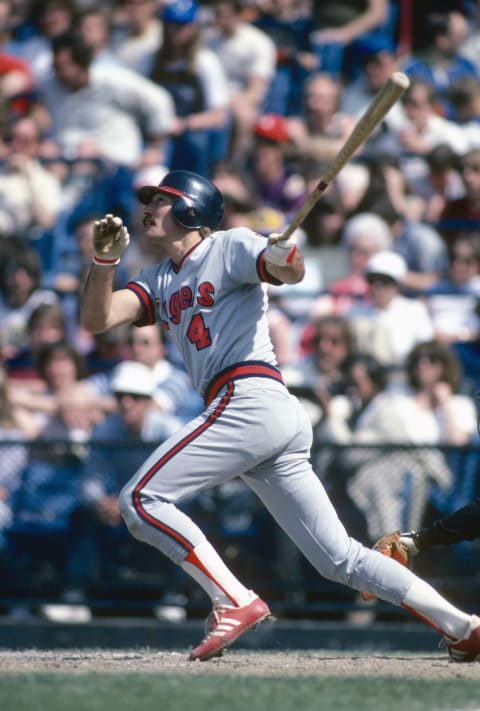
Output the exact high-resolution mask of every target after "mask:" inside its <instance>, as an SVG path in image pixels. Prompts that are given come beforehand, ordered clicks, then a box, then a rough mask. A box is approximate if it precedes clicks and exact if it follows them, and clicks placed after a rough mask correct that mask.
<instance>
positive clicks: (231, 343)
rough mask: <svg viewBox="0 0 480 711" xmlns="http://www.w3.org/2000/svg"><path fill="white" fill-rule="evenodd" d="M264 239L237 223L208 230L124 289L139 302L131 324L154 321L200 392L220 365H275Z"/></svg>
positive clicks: (215, 374) (272, 280)
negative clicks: (140, 312)
mask: <svg viewBox="0 0 480 711" xmlns="http://www.w3.org/2000/svg"><path fill="white" fill-rule="evenodd" d="M265 249H266V242H265V238H264V237H261V236H260V235H257V234H256V233H254V232H252V231H251V230H249V229H247V228H244V227H237V228H234V229H231V230H226V231H217V232H214V233H213V234H212V235H210V236H209V237H206V238H204V239H203V240H202V241H201V242H199V243H198V244H196V245H195V246H194V247H193V249H191V250H190V252H188V253H187V254H186V255H185V257H184V258H183V260H182V262H181V263H180V264H179V265H176V264H174V262H173V261H172V260H171V259H169V260H166V261H164V262H161V263H160V264H157V265H154V266H150V267H146V268H145V269H143V270H141V271H140V273H139V274H138V276H137V277H135V278H134V279H133V280H132V281H131V282H130V283H129V284H128V285H127V288H129V289H131V290H133V291H134V293H135V294H136V295H137V296H138V298H139V299H140V301H141V302H142V305H143V308H144V314H145V315H144V318H143V319H141V321H140V322H137V325H145V324H147V323H149V324H150V323H154V322H158V321H160V322H161V323H162V324H163V326H164V327H165V328H166V329H168V331H169V333H170V335H171V337H172V339H173V341H174V343H175V344H176V346H177V348H178V350H179V352H180V353H181V355H182V358H183V361H184V364H185V368H186V370H187V372H188V374H189V376H190V378H191V381H192V383H193V385H194V387H195V389H196V390H197V391H198V392H199V393H200V394H201V395H204V394H205V392H206V390H207V388H208V384H209V383H210V382H211V381H212V380H213V378H215V376H217V375H218V374H219V373H221V372H222V371H224V370H226V369H228V368H231V367H232V366H234V365H237V364H240V363H245V362H251V361H255V362H257V363H258V362H261V363H266V364H268V365H270V366H273V367H276V366H277V361H276V358H275V355H274V350H273V345H272V342H271V339H270V333H269V329H268V320H267V307H268V298H267V294H266V290H265V287H264V285H263V282H268V283H272V284H279V283H280V282H278V281H277V280H276V279H275V278H274V277H272V276H271V275H270V274H269V273H268V271H267V269H266V265H265V255H264V252H265Z"/></svg>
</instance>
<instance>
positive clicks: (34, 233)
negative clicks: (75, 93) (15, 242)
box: [0, 115, 61, 244]
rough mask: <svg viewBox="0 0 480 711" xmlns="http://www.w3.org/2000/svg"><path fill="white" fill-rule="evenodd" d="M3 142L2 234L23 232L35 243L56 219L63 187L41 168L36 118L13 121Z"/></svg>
mask: <svg viewBox="0 0 480 711" xmlns="http://www.w3.org/2000/svg"><path fill="white" fill-rule="evenodd" d="M3 141H4V145H5V151H4V155H3V159H4V160H3V161H2V163H1V165H0V233H1V234H3V235H5V234H13V233H18V234H20V233H22V234H23V235H24V238H25V239H28V238H30V239H32V240H35V238H38V237H39V236H40V234H41V232H42V231H43V230H47V229H50V228H51V227H52V226H53V224H54V223H55V220H56V219H57V216H58V213H59V211H60V206H61V184H60V181H59V180H58V178H57V177H56V176H55V175H54V174H53V173H51V172H50V171H49V170H47V169H46V168H45V167H44V166H43V165H42V162H41V158H40V150H41V142H42V136H41V131H40V128H39V126H38V125H37V123H36V121H35V119H34V118H32V117H30V116H28V115H20V116H19V117H17V118H15V119H13V120H12V121H11V122H10V124H9V126H8V127H7V129H6V133H5V135H4V136H3ZM32 244H35V242H34V241H33V242H32Z"/></svg>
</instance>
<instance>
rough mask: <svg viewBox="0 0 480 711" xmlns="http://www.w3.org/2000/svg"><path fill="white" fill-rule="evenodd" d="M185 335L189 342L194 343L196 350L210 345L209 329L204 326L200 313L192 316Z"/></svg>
mask: <svg viewBox="0 0 480 711" xmlns="http://www.w3.org/2000/svg"><path fill="white" fill-rule="evenodd" d="M187 336H188V340H189V341H190V343H193V344H195V346H196V347H197V351H201V350H202V349H203V348H208V346H211V345H212V339H211V338H210V329H208V328H207V327H206V326H205V322H204V320H203V316H202V314H195V316H193V318H192V320H191V321H190V325H189V327H188V331H187Z"/></svg>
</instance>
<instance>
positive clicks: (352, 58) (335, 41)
mask: <svg viewBox="0 0 480 711" xmlns="http://www.w3.org/2000/svg"><path fill="white" fill-rule="evenodd" d="M312 9H313V16H314V20H315V30H314V32H313V33H312V36H311V42H312V46H313V48H314V51H315V53H316V55H317V57H318V64H319V67H320V68H321V70H322V71H324V72H327V73H328V74H331V75H332V76H333V77H335V78H336V79H340V78H341V77H343V78H345V80H346V81H347V82H348V81H351V80H352V79H353V78H354V77H355V76H356V71H355V70H356V68H357V66H358V55H357V53H356V44H357V42H358V41H361V40H365V39H366V38H370V37H372V36H373V37H376V36H377V35H384V36H388V37H389V38H390V39H394V32H395V29H394V28H395V26H396V25H395V23H396V15H397V6H396V3H392V2H388V0H366V2H363V3H356V2H349V1H348V0H347V1H346V2H338V1H337V2H335V3H325V2H321V0H313V4H312Z"/></svg>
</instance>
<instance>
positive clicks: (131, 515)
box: [118, 486, 142, 538]
mask: <svg viewBox="0 0 480 711" xmlns="http://www.w3.org/2000/svg"><path fill="white" fill-rule="evenodd" d="M118 503H119V507H120V513H121V515H122V518H123V520H124V522H125V525H126V527H127V528H128V530H129V532H130V533H131V535H132V536H134V537H135V538H139V537H140V530H141V527H142V526H141V523H142V522H141V518H140V516H139V514H138V512H137V510H136V509H135V506H134V504H133V497H132V489H131V488H130V487H128V486H125V487H124V488H123V489H122V490H121V492H120V495H119V497H118Z"/></svg>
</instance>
